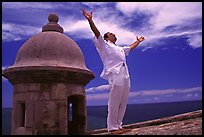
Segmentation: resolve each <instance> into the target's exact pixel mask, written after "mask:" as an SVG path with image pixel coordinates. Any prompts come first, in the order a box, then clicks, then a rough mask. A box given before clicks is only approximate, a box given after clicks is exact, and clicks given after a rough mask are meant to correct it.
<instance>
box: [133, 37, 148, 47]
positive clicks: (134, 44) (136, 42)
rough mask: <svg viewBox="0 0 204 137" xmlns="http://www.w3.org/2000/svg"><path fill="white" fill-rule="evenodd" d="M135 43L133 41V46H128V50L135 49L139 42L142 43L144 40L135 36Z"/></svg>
mask: <svg viewBox="0 0 204 137" xmlns="http://www.w3.org/2000/svg"><path fill="white" fill-rule="evenodd" d="M136 39H137V41H135V42H134V43H133V44H131V45H130V49H131V50H133V49H134V48H136V47H137V46H138V45H139V44H140V42H142V41H143V40H145V38H144V37H143V36H141V37H140V38H138V36H136Z"/></svg>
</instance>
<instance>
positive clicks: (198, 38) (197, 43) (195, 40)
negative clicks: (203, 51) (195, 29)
mask: <svg viewBox="0 0 204 137" xmlns="http://www.w3.org/2000/svg"><path fill="white" fill-rule="evenodd" d="M187 42H188V43H189V45H190V46H191V47H192V48H194V49H195V48H199V47H202V35H199V34H195V35H190V36H188V39H187Z"/></svg>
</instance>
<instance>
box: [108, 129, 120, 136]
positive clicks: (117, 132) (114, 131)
mask: <svg viewBox="0 0 204 137" xmlns="http://www.w3.org/2000/svg"><path fill="white" fill-rule="evenodd" d="M110 133H111V134H112V135H119V134H122V133H123V130H120V129H119V130H111V131H110Z"/></svg>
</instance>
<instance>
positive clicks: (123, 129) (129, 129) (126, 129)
mask: <svg viewBox="0 0 204 137" xmlns="http://www.w3.org/2000/svg"><path fill="white" fill-rule="evenodd" d="M120 130H122V131H123V132H124V133H125V132H129V131H131V130H132V129H131V128H122V129H120Z"/></svg>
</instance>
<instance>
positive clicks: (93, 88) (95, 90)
mask: <svg viewBox="0 0 204 137" xmlns="http://www.w3.org/2000/svg"><path fill="white" fill-rule="evenodd" d="M104 90H109V85H100V86H97V87H91V88H88V89H86V92H97V91H104Z"/></svg>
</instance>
